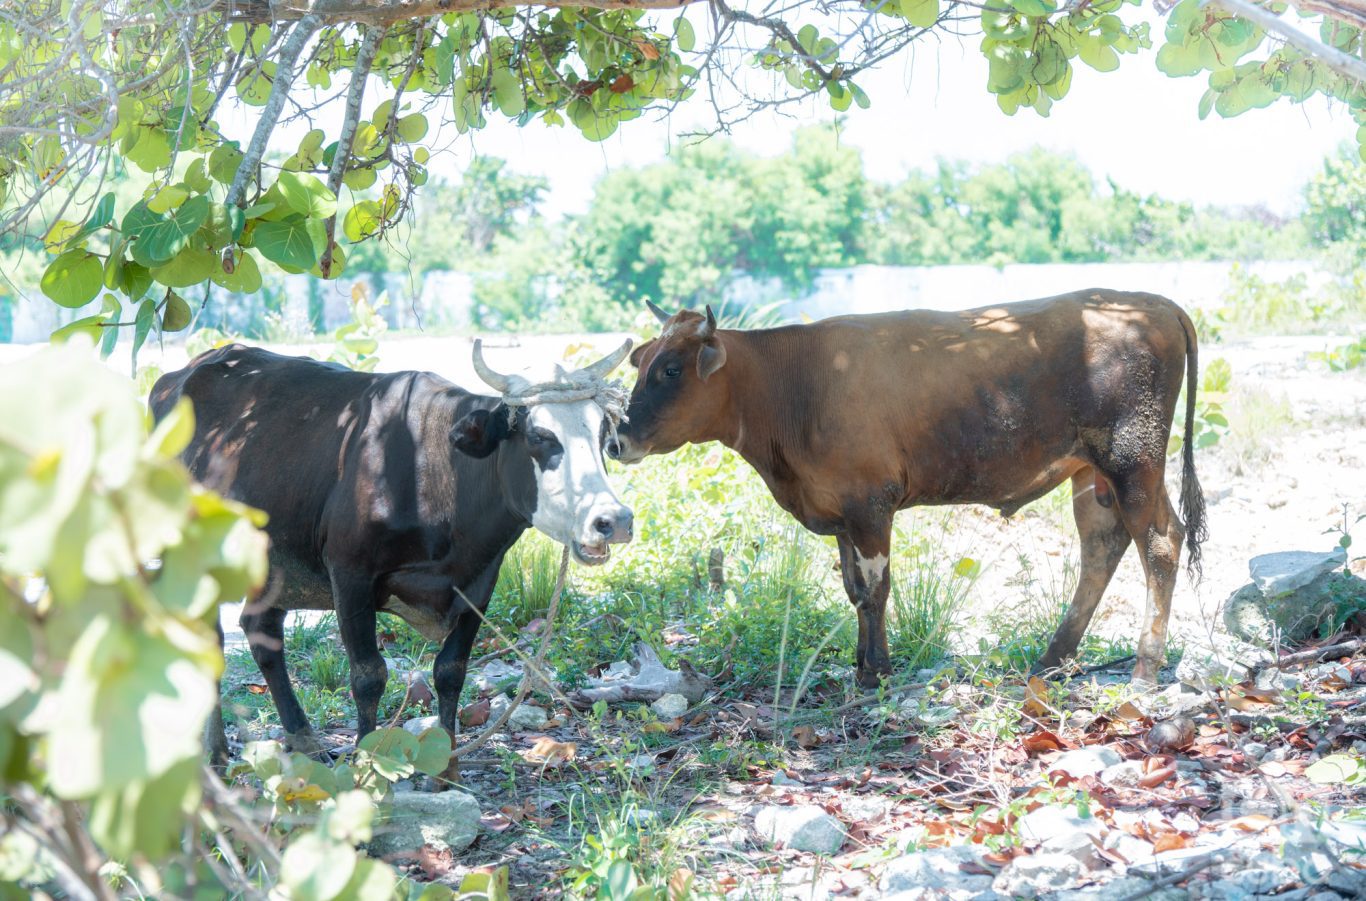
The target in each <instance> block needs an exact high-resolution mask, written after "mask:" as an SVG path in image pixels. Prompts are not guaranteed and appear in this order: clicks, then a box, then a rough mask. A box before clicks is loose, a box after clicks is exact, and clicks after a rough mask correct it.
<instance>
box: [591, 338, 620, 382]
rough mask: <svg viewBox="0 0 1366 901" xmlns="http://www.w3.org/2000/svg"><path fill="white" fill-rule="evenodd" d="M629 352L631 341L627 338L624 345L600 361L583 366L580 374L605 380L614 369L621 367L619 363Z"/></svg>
mask: <svg viewBox="0 0 1366 901" xmlns="http://www.w3.org/2000/svg"><path fill="white" fill-rule="evenodd" d="M630 352H631V339H630V338H627V339H626V343H625V344H623V345H621V347H618V348H617V349H616V350H614V351H612V352H611V353H610V354H608V355H607V356H605V357H603V358H602V359H601V360H598V361H597V362H596V363H590V364H589V365H587V366H585V367H584V368H583V369H581V370H580V372H586V373H588V374H589V375H591V376H592V377H593V378H595V379H605V378H607V376H608V375H609V374H610V373H611V372H612V370H613V369H616V368H617V367H618V366H620V365H621V361H622V360H625V359H626V355H627V354H629V353H630Z"/></svg>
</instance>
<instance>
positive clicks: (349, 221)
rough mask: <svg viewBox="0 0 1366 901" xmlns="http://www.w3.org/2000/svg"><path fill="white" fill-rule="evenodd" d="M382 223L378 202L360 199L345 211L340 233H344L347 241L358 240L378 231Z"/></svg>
mask: <svg viewBox="0 0 1366 901" xmlns="http://www.w3.org/2000/svg"><path fill="white" fill-rule="evenodd" d="M382 224H383V220H382V217H381V212H380V206H379V203H378V202H376V201H374V200H362V201H361V202H360V203H358V204H356V205H355V206H353V207H351V209H349V210H347V211H346V217H345V218H344V219H343V220H342V234H344V235H346V239H347V240H348V241H352V242H355V241H360V240H361V239H363V238H368V237H369V236H370V235H373V234H375V233H376V232H378V231H379V229H380V226H381V225H382Z"/></svg>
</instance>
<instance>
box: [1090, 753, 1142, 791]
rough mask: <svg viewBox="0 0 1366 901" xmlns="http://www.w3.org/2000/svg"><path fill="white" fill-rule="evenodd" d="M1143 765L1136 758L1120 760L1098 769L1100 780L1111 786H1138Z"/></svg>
mask: <svg viewBox="0 0 1366 901" xmlns="http://www.w3.org/2000/svg"><path fill="white" fill-rule="evenodd" d="M1142 778H1143V766H1142V764H1140V763H1139V762H1138V761H1137V760H1122V761H1120V762H1119V763H1117V764H1115V765H1114V766H1107V767H1106V768H1105V769H1103V770H1101V771H1100V781H1101V783H1102V784H1103V785H1108V786H1110V787H1111V788H1138V780H1139V779H1142Z"/></svg>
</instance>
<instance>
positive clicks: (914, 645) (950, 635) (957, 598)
mask: <svg viewBox="0 0 1366 901" xmlns="http://www.w3.org/2000/svg"><path fill="white" fill-rule="evenodd" d="M944 537H945V530H940V532H939V533H938V535H937V536H930V535H926V536H921V537H919V538H918V539H917V540H914V541H908V542H906V544H907V547H908V550H907V551H906V552H905V553H904V554H900V555H898V557H899V559H898V561H897V562H898V564H899V566H900V573H898V570H897V569H896V568H894V569H893V570H892V589H891V597H890V598H889V602H888V607H889V608H890V609H889V610H888V614H889V616H888V624H887V644H888V647H889V649H890V650H891V652H892V661H893V664H894V665H895V666H897V667H903V668H905V669H908V670H912V671H914V670H917V669H921V668H924V667H928V666H933V665H934V664H936V663H939V662H941V661H943V660H944V659H945V658H947V657H948V656H949V655H950V654H951V653H952V652H953V648H954V638H955V636H956V634H957V633H958V631H959V627H960V624H961V622H962V619H963V614H964V612H965V607H966V601H967V596H968V593H969V592H970V591H971V590H972V586H973V584H974V583H975V582H976V581H977V576H978V575H979V574H980V573H981V570H982V565H981V563H980V562H979V561H977V560H975V559H973V558H971V557H958V558H956V559H954V558H953V556H952V555H951V554H947V553H945V551H944V542H943V539H944Z"/></svg>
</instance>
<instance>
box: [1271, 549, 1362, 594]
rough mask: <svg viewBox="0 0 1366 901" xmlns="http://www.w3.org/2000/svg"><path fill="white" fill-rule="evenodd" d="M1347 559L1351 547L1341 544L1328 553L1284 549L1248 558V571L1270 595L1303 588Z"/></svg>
mask: <svg viewBox="0 0 1366 901" xmlns="http://www.w3.org/2000/svg"><path fill="white" fill-rule="evenodd" d="M1346 562H1347V549H1346V548H1341V547H1340V548H1336V549H1334V550H1333V551H1331V552H1329V553H1326V554H1321V553H1315V552H1313V551H1282V552H1280V553H1276V554H1261V555H1260V556H1257V557H1253V558H1252V559H1251V560H1249V561H1248V564H1247V571H1248V573H1249V574H1250V575H1251V576H1252V581H1253V583H1254V584H1255V585H1256V586H1257V587H1258V588H1259V589H1261V592H1262V594H1263V595H1265V596H1266V597H1269V598H1270V597H1275V596H1276V595H1279V594H1285V593H1286V592H1287V591H1294V590H1295V589H1296V588H1303V587H1304V586H1306V585H1308V584H1309V583H1310V582H1312V581H1314V580H1315V579H1317V578H1318V577H1319V576H1321V575H1323V574H1324V573H1329V572H1332V571H1333V570H1335V569H1337V568H1338V567H1340V566H1342V565H1343V564H1345V563H1346Z"/></svg>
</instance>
